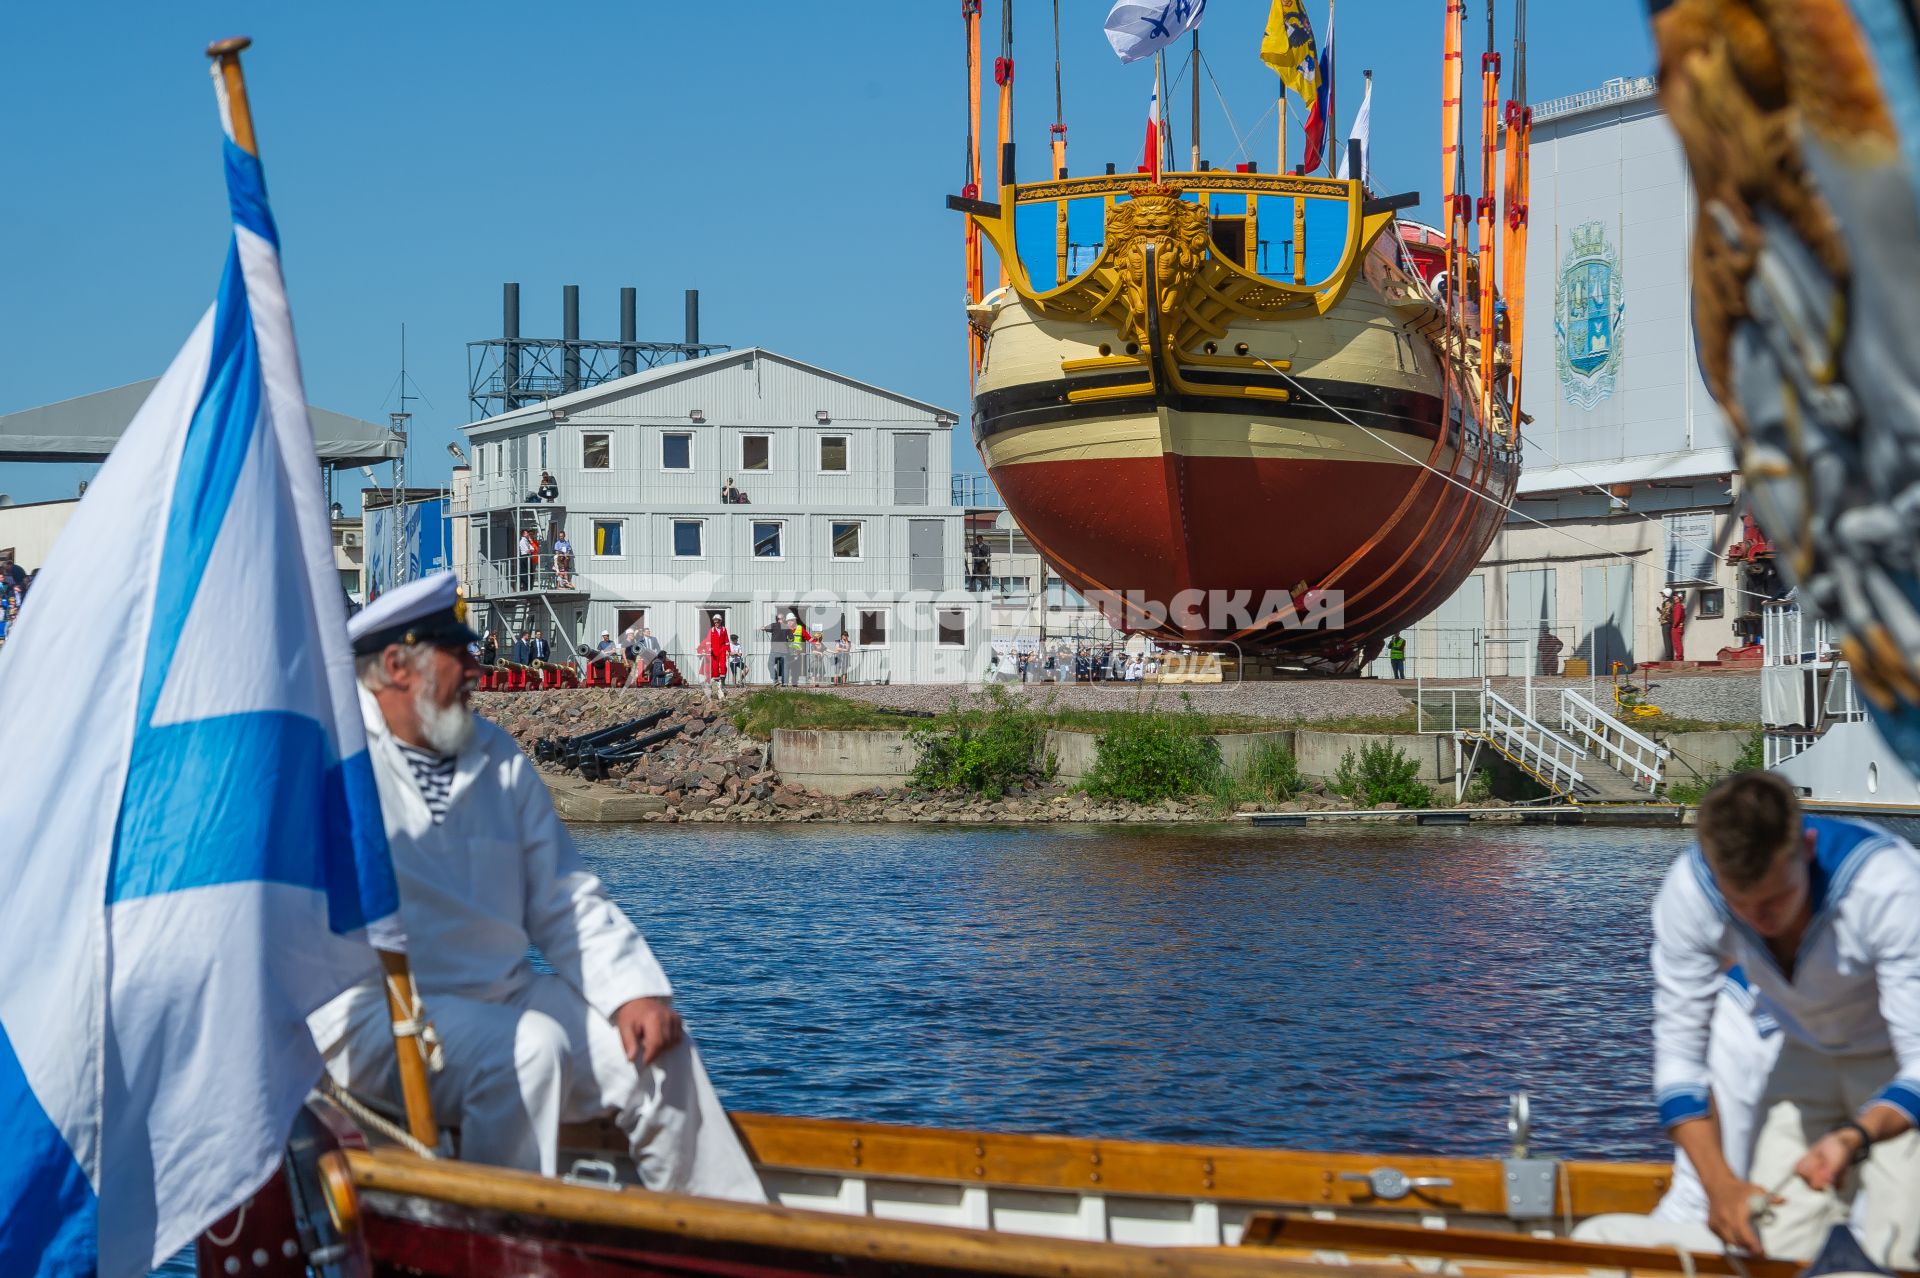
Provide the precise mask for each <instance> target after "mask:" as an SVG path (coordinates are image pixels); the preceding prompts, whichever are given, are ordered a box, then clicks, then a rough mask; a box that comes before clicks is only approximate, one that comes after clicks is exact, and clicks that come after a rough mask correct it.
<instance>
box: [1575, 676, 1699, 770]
mask: <svg viewBox="0 0 1920 1278" xmlns="http://www.w3.org/2000/svg"><path fill="white" fill-rule="evenodd" d="M1560 722H1561V724H1562V726H1564V727H1567V728H1571V729H1572V730H1573V731H1574V732H1576V733H1578V734H1580V735H1581V736H1583V737H1585V738H1586V739H1587V740H1588V741H1591V742H1592V743H1593V744H1594V745H1596V746H1598V747H1599V748H1600V750H1601V752H1602V753H1604V754H1608V755H1612V756H1613V757H1614V758H1616V759H1618V760H1619V761H1620V767H1619V770H1620V771H1621V772H1624V773H1626V774H1627V775H1628V776H1630V777H1637V778H1640V779H1642V780H1644V781H1645V783H1646V786H1647V793H1648V794H1652V793H1653V792H1654V791H1655V790H1657V789H1659V787H1660V773H1661V770H1662V768H1663V767H1664V766H1665V764H1666V761H1667V760H1668V759H1670V758H1671V757H1673V756H1672V751H1670V750H1668V749H1667V748H1666V747H1665V746H1663V745H1661V744H1660V743H1659V742H1657V741H1654V740H1653V739H1652V738H1650V737H1646V736H1643V735H1642V734H1640V733H1638V732H1635V731H1634V730H1633V729H1632V728H1630V727H1628V726H1627V725H1626V724H1625V723H1622V722H1621V721H1620V720H1618V719H1616V718H1614V717H1613V716H1612V715H1610V714H1608V713H1607V712H1606V711H1605V710H1602V709H1601V708H1600V707H1599V706H1597V705H1595V704H1594V703H1593V702H1591V701H1589V700H1587V699H1586V698H1585V697H1583V696H1581V695H1580V694H1579V693H1577V692H1575V691H1574V690H1573V689H1571V688H1562V689H1561V690H1560ZM1603 728H1604V729H1605V731H1603V730H1602V729H1603ZM1610 733H1613V734H1618V736H1619V738H1620V739H1619V740H1618V741H1616V740H1614V738H1613V736H1611V735H1609V734H1610Z"/></svg>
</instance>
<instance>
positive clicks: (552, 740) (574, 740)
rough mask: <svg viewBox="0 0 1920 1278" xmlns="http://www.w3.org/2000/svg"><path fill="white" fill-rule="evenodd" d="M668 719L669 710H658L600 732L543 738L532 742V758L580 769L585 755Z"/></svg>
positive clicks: (602, 729)
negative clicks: (586, 752)
mask: <svg viewBox="0 0 1920 1278" xmlns="http://www.w3.org/2000/svg"><path fill="white" fill-rule="evenodd" d="M666 717H667V711H665V710H656V711H654V712H653V713H652V714H643V715H641V716H640V717H639V718H638V719H629V720H628V721H627V722H625V723H619V724H615V725H614V726H613V727H611V728H601V729H600V730H599V731H597V732H583V733H581V734H580V735H579V736H576V737H542V738H541V739H540V740H538V741H536V742H534V743H533V757H534V758H536V759H538V760H539V761H540V762H542V763H558V764H560V765H561V766H563V767H568V768H577V767H579V766H580V758H581V755H582V753H583V752H585V751H587V750H593V749H598V748H601V747H604V746H613V745H617V744H619V743H620V742H622V741H625V740H626V739H627V738H628V737H631V736H634V735H635V734H637V733H641V732H645V731H646V730H647V729H648V728H651V727H652V726H653V725H654V724H656V723H658V722H660V721H661V720H662V719H664V718H666Z"/></svg>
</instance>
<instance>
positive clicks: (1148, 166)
mask: <svg viewBox="0 0 1920 1278" xmlns="http://www.w3.org/2000/svg"><path fill="white" fill-rule="evenodd" d="M1140 168H1141V170H1142V171H1143V172H1146V173H1151V174H1152V175H1153V180H1154V181H1155V182H1156V183H1157V182H1159V180H1160V86H1159V85H1157V84H1156V85H1155V86H1154V88H1153V102H1152V104H1151V105H1149V106H1148V107H1147V149H1146V153H1145V154H1144V155H1142V156H1141V157H1140Z"/></svg>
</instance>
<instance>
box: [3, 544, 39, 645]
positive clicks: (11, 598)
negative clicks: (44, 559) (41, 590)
mask: <svg viewBox="0 0 1920 1278" xmlns="http://www.w3.org/2000/svg"><path fill="white" fill-rule="evenodd" d="M38 575H39V574H38V573H37V572H28V571H27V570H26V569H24V568H22V567H21V566H20V565H19V564H18V563H16V562H15V561H14V560H13V559H12V558H10V557H9V558H7V559H6V560H4V561H0V644H4V643H5V642H6V641H7V636H8V635H9V634H11V633H12V632H13V628H14V626H15V625H16V624H18V623H19V620H20V609H21V606H22V605H23V604H25V603H26V601H27V590H28V588H29V587H31V586H32V585H33V579H34V578H35V577H36V576H38Z"/></svg>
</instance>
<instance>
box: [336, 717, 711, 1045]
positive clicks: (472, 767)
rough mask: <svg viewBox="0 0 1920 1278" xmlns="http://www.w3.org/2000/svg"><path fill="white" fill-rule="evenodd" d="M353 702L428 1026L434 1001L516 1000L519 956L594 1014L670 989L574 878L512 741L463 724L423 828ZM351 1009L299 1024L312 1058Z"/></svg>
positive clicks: (484, 725)
mask: <svg viewBox="0 0 1920 1278" xmlns="http://www.w3.org/2000/svg"><path fill="white" fill-rule="evenodd" d="M360 704H361V710H362V712H363V714H364V716H365V719H366V723H367V749H368V753H369V754H370V755H371V756H372V759H373V773H374V777H375V779H376V781H377V783H378V785H379V788H380V806H381V809H382V811H383V812H384V814H385V817H386V827H387V842H388V845H389V846H390V847H391V849H392V852H393V870H394V875H395V877H396V878H397V879H398V881H399V884H400V917H401V921H402V922H403V923H404V924H405V925H406V930H407V938H408V940H407V951H408V954H407V957H408V961H409V963H410V965H411V967H412V969H413V976H414V981H415V983H416V984H417V985H418V986H419V988H420V992H421V996H422V998H423V1000H424V1001H425V1002H426V1004H427V1014H428V1015H429V1017H431V1015H432V1013H433V1002H432V1000H433V996H434V995H435V994H456V995H460V996H461V997H464V998H471V999H477V1000H482V1001H485V1002H504V1001H506V1000H507V999H509V998H511V997H513V996H514V995H516V994H518V993H520V992H521V991H523V990H524V989H525V988H526V987H527V986H528V985H530V984H531V983H532V981H533V979H534V971H533V968H532V966H531V965H530V964H529V963H528V961H527V950H528V947H529V946H531V947H533V948H535V949H537V950H538V951H539V952H540V956H541V957H542V958H543V959H545V960H546V962H547V964H548V966H550V967H551V968H552V969H553V970H554V972H555V973H556V974H557V975H558V976H559V977H560V978H561V979H562V980H564V981H565V982H566V983H567V984H568V985H571V986H572V987H573V988H574V989H575V990H577V991H579V993H580V995H581V997H582V998H584V999H585V1000H586V1001H587V1004H588V1005H589V1006H591V1007H592V1008H593V1009H594V1011H596V1012H598V1013H599V1014H600V1015H602V1016H611V1015H612V1014H613V1012H614V1010H615V1009H616V1008H618V1007H619V1006H620V1005H621V1004H623V1003H625V1002H627V1001H628V1000H630V999H635V998H644V997H649V996H651V997H666V996H668V995H670V994H672V993H673V986H672V985H671V984H670V983H669V982H668V981H667V974H666V973H665V972H664V971H662V970H661V967H660V964H659V962H658V961H657V960H656V959H655V958H654V956H653V951H652V950H651V949H650V948H648V946H647V943H646V941H645V939H644V938H642V937H641V935H640V933H639V931H638V929H636V928H635V927H634V925H633V923H632V922H631V921H629V920H628V918H627V916H626V915H625V914H623V913H621V911H620V909H619V908H618V907H617V906H615V905H614V904H613V902H611V901H609V900H608V899H607V897H606V893H605V892H604V890H603V889H602V887H601V884H600V880H599V878H598V877H596V876H595V875H593V874H590V873H588V872H587V871H586V870H585V869H584V868H582V866H581V864H580V855H579V852H578V851H577V850H576V849H575V848H574V845H573V839H572V837H571V836H569V835H568V833H567V830H566V827H565V826H564V825H562V824H561V822H560V818H559V817H557V816H556V815H554V811H553V800H552V799H551V798H550V797H549V796H548V794H547V788H546V785H545V784H544V783H543V782H542V781H541V780H540V777H539V776H538V774H536V773H535V771H534V768H533V762H532V760H530V759H528V758H527V756H526V755H525V754H523V753H522V752H521V750H520V747H519V746H518V745H516V744H515V743H514V740H513V738H512V737H510V736H508V735H507V734H506V733H505V732H503V731H501V730H500V729H499V728H496V727H495V726H494V725H492V724H491V723H488V722H486V721H485V720H481V721H479V722H478V723H477V724H476V725H475V727H476V728H477V731H476V733H475V735H474V739H473V743H472V744H471V745H469V746H468V747H467V748H466V749H465V750H464V751H462V752H461V754H460V757H459V762H458V764H457V766H456V768H455V771H454V777H453V785H452V789H451V792H450V794H449V797H448V804H447V813H446V820H445V822H444V823H443V824H440V825H435V824H434V823H433V814H432V813H431V812H429V811H428V810H427V804H426V800H424V799H422V798H421V797H420V790H419V787H418V785H417V784H416V783H415V781H414V778H413V772H412V770H411V769H410V767H409V766H408V764H407V761H406V759H405V758H404V757H402V756H401V754H400V751H399V748H398V747H397V746H396V745H395V744H394V739H393V735H392V734H391V733H390V732H388V731H387V723H386V718H385V717H384V716H383V715H382V714H381V712H380V707H379V704H378V703H377V702H376V701H375V700H374V699H373V697H372V695H371V694H369V693H367V692H366V691H364V690H362V691H361V693H360ZM351 1002H352V994H351V992H350V993H349V994H348V995H343V996H342V997H341V998H338V999H335V1000H334V1001H333V1002H332V1003H330V1004H328V1005H327V1006H326V1007H324V1008H322V1009H321V1010H320V1011H319V1012H316V1013H315V1014H314V1016H313V1017H312V1018H311V1020H310V1022H309V1024H310V1026H311V1028H312V1029H313V1032H314V1038H315V1041H316V1042H317V1043H318V1044H319V1046H320V1048H321V1050H322V1051H323V1052H324V1051H326V1050H327V1049H328V1048H329V1047H330V1046H331V1045H332V1043H334V1042H336V1041H338V1039H339V1037H340V1035H341V1034H343V1033H344V1032H345V1030H346V1024H347V1019H348V1017H349V1016H350V1015H351V1007H350V1003H351Z"/></svg>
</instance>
